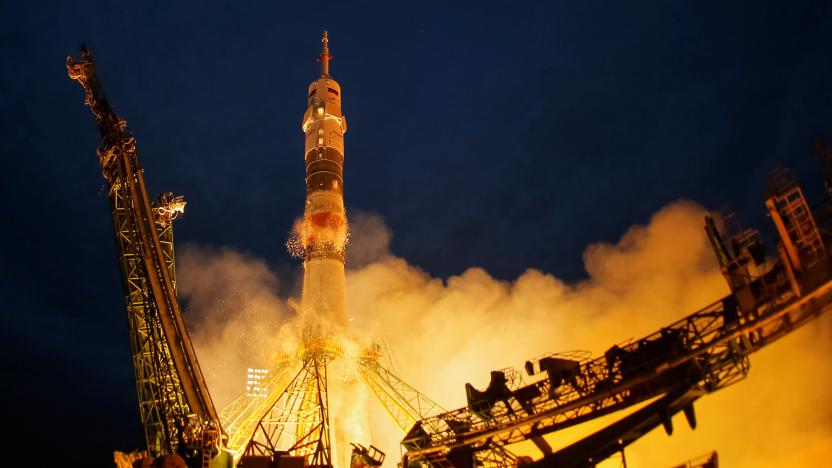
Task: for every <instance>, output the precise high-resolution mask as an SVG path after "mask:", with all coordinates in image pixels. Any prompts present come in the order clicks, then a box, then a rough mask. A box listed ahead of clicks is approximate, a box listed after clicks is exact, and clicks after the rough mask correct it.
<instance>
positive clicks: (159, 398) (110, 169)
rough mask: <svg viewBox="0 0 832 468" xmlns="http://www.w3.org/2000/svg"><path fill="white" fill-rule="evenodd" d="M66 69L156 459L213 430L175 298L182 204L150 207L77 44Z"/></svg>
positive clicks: (123, 137) (117, 123) (131, 141)
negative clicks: (89, 139)
mask: <svg viewBox="0 0 832 468" xmlns="http://www.w3.org/2000/svg"><path fill="white" fill-rule="evenodd" d="M66 66H67V72H68V74H69V77H70V78H72V79H74V80H77V81H78V82H79V83H80V84H81V86H82V87H83V88H84V90H85V92H86V96H85V100H84V102H85V104H86V105H87V106H88V107H89V108H90V110H91V111H92V113H93V115H94V116H95V120H96V123H97V124H98V129H99V132H100V134H101V137H102V142H101V145H100V146H99V148H98V151H97V153H98V160H99V163H100V165H101V168H102V171H103V175H104V178H105V180H106V181H107V182H108V184H109V190H108V197H109V199H110V204H111V208H112V215H113V224H114V228H115V237H116V246H117V249H118V260H119V266H120V267H121V275H122V280H123V289H124V297H125V305H126V308H127V319H128V325H129V332H130V347H131V354H132V361H133V370H134V373H135V380H136V393H137V397H138V400H139V414H140V417H141V422H142V425H143V426H144V430H145V438H146V441H147V447H148V450H149V451H150V453H151V454H152V455H154V456H155V455H164V454H168V453H173V452H174V451H176V450H177V449H180V448H181V447H179V445H180V442H181V441H182V440H183V438H184V437H185V427H186V426H188V425H190V426H191V427H193V426H199V427H202V428H203V429H208V428H211V429H210V430H211V431H213V432H216V430H217V429H218V427H217V426H218V419H217V414H216V411H215V410H214V406H213V403H212V402H211V398H210V395H209V394H208V390H207V387H206V386H205V382H204V379H203V376H202V372H201V370H200V369H199V365H198V363H197V360H196V356H195V354H194V352H193V347H192V346H191V342H190V339H189V338H188V334H187V331H186V330H185V326H184V323H183V321H182V317H181V314H180V311H179V304H178V302H177V300H176V290H175V277H176V275H175V273H176V272H175V268H174V252H173V226H172V220H173V218H175V217H176V215H177V213H179V212H181V209H182V207H184V201H182V199H181V197H172V196H171V195H170V194H164V195H163V196H162V197H161V198H160V200H159V202H158V203H156V204H155V205H154V204H153V203H152V202H151V200H150V198H149V197H148V195H147V189H146V187H145V183H144V176H143V171H142V169H141V164H140V161H139V155H138V152H137V150H136V140H135V138H133V136H132V135H131V134H130V133H129V132H128V131H127V124H126V122H125V121H124V120H123V119H121V118H120V117H119V116H118V115H116V114H115V113H114V112H113V110H112V108H111V107H110V104H109V102H108V101H107V98H106V97H105V95H104V93H103V91H102V90H101V86H100V84H99V82H98V79H97V77H96V74H95V63H94V62H93V60H92V57H91V55H90V53H89V51H88V50H87V49H86V48H85V47H82V50H81V60H79V61H77V62H76V61H73V60H72V58H70V57H68V58H67V63H66ZM199 443H201V442H199V441H198V444H199Z"/></svg>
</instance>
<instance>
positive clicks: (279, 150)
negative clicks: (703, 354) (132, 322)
mask: <svg viewBox="0 0 832 468" xmlns="http://www.w3.org/2000/svg"><path fill="white" fill-rule="evenodd" d="M98 3H100V4H97V3H92V2H91V3H85V2H56V3H54V4H49V3H47V2H42V3H37V4H36V3H35V2H5V3H4V4H3V5H2V6H0V48H1V49H2V57H3V68H2V72H0V103H2V113H0V123H1V124H0V150H1V151H2V168H0V169H1V170H0V174H2V185H0V195H2V200H3V205H4V207H3V229H2V236H3V237H2V240H3V248H2V257H1V258H0V260H2V264H1V265H2V271H1V273H2V281H0V288H2V289H0V291H1V292H2V297H3V301H4V306H3V310H4V315H5V316H4V326H3V327H2V335H3V336H2V342H3V344H4V346H5V347H6V350H4V353H3V357H2V358H0V359H2V362H3V379H4V382H15V384H13V385H11V386H9V385H4V387H5V388H4V392H10V393H9V397H11V398H13V399H11V400H9V399H7V400H6V402H7V403H6V404H7V405H9V404H12V405H14V408H12V413H13V416H12V419H18V420H19V421H20V423H19V425H20V427H22V433H24V434H28V435H37V436H40V437H44V436H46V437H49V438H52V439H54V444H55V448H56V449H57V450H62V451H65V450H70V449H75V448H77V447H78V445H79V443H80V444H81V446H82V447H85V448H88V451H87V453H89V454H91V455H85V456H92V457H93V459H94V460H102V463H104V462H105V460H106V459H108V457H109V456H110V453H109V452H110V451H111V450H112V449H115V448H122V449H130V448H133V447H135V446H138V445H139V444H140V439H139V432H138V428H137V427H136V421H137V414H136V409H135V395H134V393H133V392H134V390H133V384H132V371H131V369H130V365H129V354H128V348H129V345H128V341H127V336H126V324H125V318H124V312H123V310H122V309H121V299H120V288H121V285H120V280H119V274H118V270H117V266H116V262H115V248H114V244H113V241H112V227H111V219H110V215H109V207H108V202H107V199H106V196H105V193H103V192H102V191H101V187H102V186H103V182H104V181H103V179H102V177H101V174H100V170H99V168H98V165H97V161H96V158H95V147H96V146H97V144H98V141H99V136H98V134H97V130H96V128H95V125H94V122H93V119H92V116H91V115H90V114H89V111H88V110H87V109H86V108H85V107H84V106H83V104H82V91H81V89H80V87H79V86H78V85H77V84H76V83H75V82H73V81H71V80H69V79H68V78H66V72H65V67H64V59H65V57H66V55H67V54H69V53H71V52H76V51H77V48H78V44H80V43H81V42H86V43H87V44H88V45H89V46H90V47H91V49H92V51H93V54H94V57H95V59H96V61H97V63H98V70H99V76H100V78H101V81H102V83H103V85H104V88H105V91H106V93H107V94H108V95H109V97H110V99H111V101H112V103H113V106H114V108H115V109H116V111H117V112H118V113H119V114H120V115H121V116H122V117H124V118H125V119H126V120H127V122H128V126H129V128H130V129H131V130H132V131H133V132H134V134H135V135H136V136H137V138H138V142H139V150H140V154H141V156H142V161H143V164H144V167H145V170H146V176H147V180H148V183H149V185H150V189H151V191H152V192H154V193H158V192H162V191H174V192H177V193H183V194H185V195H186V199H187V201H188V203H189V204H188V210H187V215H186V217H185V218H183V220H182V221H181V222H179V223H178V224H177V233H176V234H177V241H178V242H180V243H184V242H195V243H201V244H207V245H212V246H229V247H233V248H236V249H239V250H243V251H245V252H249V253H251V254H253V255H256V256H258V257H261V258H263V259H265V260H266V261H267V262H268V263H269V264H270V265H272V266H273V267H274V268H277V269H281V270H283V269H285V270H292V269H294V268H296V267H297V262H296V261H294V260H292V259H290V258H289V257H288V255H287V254H286V252H285V249H284V247H283V242H284V240H285V237H286V233H287V232H288V230H289V228H290V227H291V223H292V220H293V219H294V217H296V216H298V215H299V214H301V210H302V206H303V197H304V181H303V156H302V147H303V139H302V134H301V131H300V119H301V116H302V114H303V111H304V110H305V90H306V86H307V85H308V83H309V82H310V81H311V80H313V79H314V78H315V77H316V76H317V73H318V68H317V64H316V63H315V62H314V58H315V56H316V55H317V54H318V48H319V45H320V44H319V36H320V31H321V30H322V29H324V28H326V29H328V30H329V31H330V38H331V47H332V52H333V54H334V56H335V60H334V62H333V64H332V72H333V75H334V76H335V78H336V79H338V80H339V82H340V83H341V85H342V87H343V95H344V98H343V99H344V100H343V103H344V109H345V113H346V115H347V118H348V121H349V131H348V133H347V135H346V158H347V160H346V172H345V182H346V194H345V197H346V202H347V206H348V210H349V209H352V210H355V209H359V210H363V211H369V212H375V213H378V214H379V215H381V216H382V217H383V218H384V219H385V220H386V222H387V224H388V225H389V226H390V227H391V229H392V231H393V233H394V238H393V243H392V250H393V252H394V253H395V254H397V255H399V256H402V257H404V258H406V259H408V260H409V261H410V262H411V263H414V264H416V265H419V266H420V267H422V268H424V269H425V270H427V271H428V272H430V273H432V274H434V275H437V276H442V277H446V276H448V275H452V274H457V273H460V272H462V271H463V270H465V269H466V268H467V267H469V266H472V265H479V266H482V267H485V268H486V269H487V270H488V271H489V272H491V273H492V274H494V275H495V276H497V277H500V278H504V279H511V278H514V277H516V276H517V275H518V274H519V273H521V272H522V271H523V270H524V269H526V268H528V267H535V268H540V269H542V270H544V271H546V272H551V273H554V274H555V275H557V276H559V277H561V278H565V279H571V280H575V279H580V278H581V277H582V276H583V275H584V272H583V269H582V263H581V254H582V251H583V248H584V247H585V246H586V245H587V244H589V243H591V242H597V241H615V240H616V239H617V238H618V237H619V236H620V235H621V234H622V233H623V231H624V230H626V228H627V227H629V226H631V225H633V224H635V223H644V222H646V221H647V219H648V218H649V216H650V215H651V214H652V213H653V212H655V211H656V210H657V209H659V208H660V207H661V206H663V205H665V204H667V203H668V202H671V201H673V200H676V199H678V198H687V199H691V200H694V201H697V202H699V203H701V204H703V205H704V206H706V207H708V208H721V207H723V206H730V207H732V208H733V209H734V210H736V211H737V212H738V213H739V215H740V218H741V220H742V221H743V222H744V223H745V224H746V225H757V226H764V227H766V228H768V226H767V222H766V220H765V216H764V209H763V203H762V194H763V191H764V182H765V175H766V173H767V172H768V171H769V170H770V169H771V168H773V167H775V166H777V165H787V166H791V167H792V168H794V169H795V171H796V172H797V174H798V177H799V178H800V179H801V181H802V182H804V184H805V185H806V186H807V188H808V189H809V192H810V193H817V192H819V188H820V187H821V184H820V177H819V174H820V166H819V165H818V164H817V163H816V162H815V161H814V159H813V157H812V155H811V153H810V152H809V149H808V141H809V139H810V138H811V137H812V136H813V135H822V136H825V137H826V139H827V141H832V58H830V57H832V9H830V5H829V2H823V1H817V2H812V1H806V2H777V1H759V2H753V3H750V2H736V3H732V2H713V3H711V2H687V3H685V4H682V2H664V3H668V4H662V2H658V3H656V2H649V3H648V2H644V3H643V4H640V5H635V4H633V2H621V3H622V4H627V6H620V5H619V6H616V5H610V4H609V3H610V2H597V3H596V2H530V3H523V2H514V3H512V2H494V3H493V4H491V3H489V2H481V3H478V4H475V5H473V6H472V5H465V6H463V5H454V4H437V5H429V4H427V3H422V2H409V3H408V4H409V7H407V8H405V7H403V6H400V5H398V4H397V3H396V2H380V3H377V4H371V3H360V4H358V5H356V4H355V3H356V2H343V3H341V4H331V5H327V4H323V3H319V2H314V3H313V2H310V3H303V2H293V3H286V2H262V3H261V4H259V5H256V6H247V5H241V4H242V3H247V2H228V3H225V4H219V5H218V4H214V3H211V4H204V3H203V2H193V3H188V2H159V3H158V4H155V5H152V6H149V5H145V4H144V3H143V2H98ZM205 3H208V2H205ZM278 3H279V5H276V4H278ZM636 3H638V2H636ZM670 3H672V4H670ZM24 414H25V415H26V416H25V417H24V416H23V415H24ZM72 427H75V428H83V431H81V430H74V431H72V432H71V433H70V435H69V436H67V435H66V434H64V435H63V436H61V437H62V438H57V437H58V436H57V432H55V431H57V430H58V429H62V428H72ZM55 438H57V439H55ZM72 457H75V455H72ZM76 458H77V457H76Z"/></svg>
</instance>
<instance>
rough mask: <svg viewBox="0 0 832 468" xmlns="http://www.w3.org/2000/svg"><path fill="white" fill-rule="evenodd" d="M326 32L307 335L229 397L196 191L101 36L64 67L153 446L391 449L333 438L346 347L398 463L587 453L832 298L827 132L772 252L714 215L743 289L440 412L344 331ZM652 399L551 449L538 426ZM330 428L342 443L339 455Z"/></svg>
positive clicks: (556, 426)
mask: <svg viewBox="0 0 832 468" xmlns="http://www.w3.org/2000/svg"><path fill="white" fill-rule="evenodd" d="M322 42H323V51H322V53H321V55H320V57H319V59H320V61H321V63H322V72H321V77H320V78H319V79H317V80H315V81H314V82H313V83H312V84H311V85H310V86H309V90H308V94H307V111H306V113H305V115H304V119H303V124H302V129H303V131H304V133H305V135H306V144H305V150H306V151H305V161H306V206H305V209H304V216H303V219H302V221H301V222H300V224H299V226H298V227H297V228H296V229H297V234H298V238H297V241H298V246H299V248H300V253H301V254H302V256H303V259H304V286H303V298H302V301H301V311H300V317H299V318H300V322H301V325H302V326H301V327H300V330H301V331H300V336H299V337H298V342H299V347H298V349H297V350H296V351H295V352H294V353H291V354H278V355H277V357H276V358H275V360H274V362H273V364H272V366H271V368H270V369H268V371H267V372H263V375H264V376H265V378H264V379H263V380H258V390H257V391H255V392H244V393H243V394H242V395H241V396H240V397H238V398H237V399H236V400H234V401H233V402H232V403H231V404H230V405H228V406H227V407H225V408H224V409H223V410H222V411H220V412H219V413H218V412H217V411H216V410H215V408H214V404H213V402H212V400H211V397H210V395H209V393H208V389H207V386H206V384H205V381H204V378H203V376H202V372H201V370H200V367H199V364H198V362H197V360H196V356H195V354H194V351H193V347H192V345H191V342H190V339H189V337H188V333H187V330H186V329H185V326H184V322H183V319H182V315H181V311H180V308H179V304H178V301H177V297H176V288H175V286H176V279H175V268H174V256H173V254H174V251H173V230H172V229H173V228H172V222H173V220H174V219H175V218H176V217H177V216H178V214H180V213H182V211H183V209H184V206H185V202H184V200H183V198H182V197H181V196H180V197H175V196H173V194H171V193H165V194H163V195H162V196H161V197H159V199H158V200H157V201H155V202H154V201H151V200H150V198H149V196H148V194H147V189H146V187H145V183H144V171H143V170H142V169H141V165H140V161H139V156H138V152H137V150H136V141H135V139H134V138H133V136H132V135H131V134H130V133H129V132H128V131H127V127H126V122H125V121H124V120H123V119H121V118H120V117H119V116H118V115H116V114H115V113H114V112H113V110H112V109H111V107H110V105H109V103H108V101H107V99H106V97H105V96H104V93H103V91H102V89H101V86H100V84H99V82H98V79H97V77H96V74H95V64H94V62H93V61H92V57H91V55H90V53H89V51H88V50H87V49H86V48H85V47H82V50H81V57H80V60H78V61H73V60H72V59H71V58H67V71H68V74H69V76H70V78H72V79H74V80H77V81H78V82H79V83H80V84H81V85H82V87H83V88H84V90H85V93H86V95H85V104H86V105H87V106H88V107H89V108H90V110H91V111H92V113H93V115H94V116H95V119H96V123H97V124H98V128H99V132H100V134H101V137H102V142H101V145H100V146H99V148H98V151H97V154H98V160H99V163H100V165H101V168H102V171H103V175H104V178H105V180H106V181H107V183H108V187H109V190H108V198H109V199H110V203H111V211H112V216H113V222H114V231H115V236H116V246H117V253H118V260H119V265H120V269H121V275H122V280H123V289H124V297H125V304H126V307H127V317H128V324H129V335H130V343H131V353H132V362H133V368H134V373H135V380H136V389H137V397H138V402H139V414H140V418H141V422H142V425H143V427H144V430H145V437H146V442H147V449H148V452H149V454H150V456H151V457H153V458H159V457H165V456H182V457H183V458H184V459H185V460H186V462H187V463H188V466H191V467H196V466H199V467H202V468H208V467H209V466H210V467H212V468H213V467H228V466H231V464H237V465H239V466H242V467H269V468H273V467H275V466H278V467H281V468H285V467H288V466H314V467H329V466H333V465H335V466H340V465H341V464H342V463H344V462H345V461H346V457H344V456H343V455H344V454H345V451H344V449H346V448H347V446H348V445H351V446H352V447H353V450H352V457H351V460H350V464H352V465H353V466H378V465H380V464H381V462H382V461H383V459H384V454H383V453H381V452H379V451H378V450H377V449H375V448H374V447H372V446H370V447H369V448H365V447H363V446H361V445H358V444H355V443H352V442H354V441H352V440H349V441H346V443H345V441H343V440H338V430H339V429H338V424H337V420H336V421H335V423H334V424H333V417H332V414H331V411H330V409H331V408H330V399H329V396H330V388H329V383H330V382H329V379H328V377H329V376H328V370H329V369H330V367H331V366H332V364H333V363H340V364H343V363H345V362H346V363H348V364H349V365H350V366H352V367H354V368H355V369H356V370H357V372H356V377H355V378H354V379H353V380H352V381H350V382H347V384H348V385H353V386H355V385H360V384H363V385H365V386H366V388H369V389H370V391H371V392H372V393H373V394H374V396H375V397H376V398H377V400H378V401H379V402H380V403H381V405H382V406H383V407H384V408H385V409H386V410H387V412H388V414H389V415H390V416H391V418H392V419H393V421H394V422H395V423H396V425H397V426H398V427H399V429H400V430H401V431H402V434H405V435H404V439H403V440H402V446H403V447H404V448H405V449H406V452H405V453H404V455H403V459H402V464H401V465H402V466H403V467H407V468H409V467H455V468H473V467H479V466H517V465H518V464H519V465H521V466H531V465H535V466H558V467H585V466H592V465H593V464H594V463H595V462H597V461H600V460H603V459H605V458H607V457H609V456H611V455H612V454H614V453H616V452H618V451H623V449H624V447H626V446H627V445H629V444H631V443H632V442H634V441H635V440H637V439H638V438H640V437H641V436H643V435H644V434H646V433H647V432H649V431H650V430H652V429H653V428H655V427H658V426H659V425H661V426H664V429H665V431H667V433H668V434H670V433H672V431H673V424H672V421H671V416H672V415H673V414H675V413H677V412H683V413H684V415H685V417H686V419H687V421H688V423H689V424H690V425H691V427H695V426H696V423H697V422H696V416H695V413H694V409H693V404H694V402H695V401H696V400H698V398H700V397H701V396H703V395H705V394H707V393H712V392H714V391H717V390H719V389H721V388H724V387H725V386H727V385H730V384H732V383H735V382H737V381H739V380H741V379H742V378H744V377H745V375H746V374H747V372H748V371H749V359H748V356H749V354H751V353H753V352H755V351H757V350H759V349H761V348H762V347H764V346H767V345H769V344H770V343H772V342H774V341H775V340H777V339H779V338H781V337H783V336H785V335H787V334H788V333H791V332H792V331H794V330H795V329H797V328H798V327H800V326H801V325H803V324H805V323H808V322H809V321H811V320H813V319H815V318H817V317H819V316H820V315H822V314H824V313H826V312H828V311H829V310H832V261H830V256H829V251H830V247H832V235H830V234H829V232H832V189H829V187H832V184H830V183H829V181H830V180H832V149H828V148H823V147H821V146H820V144H819V143H817V144H816V146H815V151H816V153H817V154H818V157H819V158H820V159H821V162H822V164H823V165H824V167H825V168H826V169H827V173H828V174H827V175H828V176H829V177H828V179H827V188H828V189H829V193H828V194H827V199H826V200H825V202H824V203H823V204H821V205H819V206H817V207H814V208H812V207H810V206H809V205H808V203H807V202H806V200H805V198H804V196H803V192H802V191H801V190H800V188H799V186H797V184H796V183H795V182H794V180H793V179H792V178H791V176H790V175H789V174H788V173H787V172H785V171H782V170H777V171H774V172H773V173H772V174H771V176H770V178H769V190H768V193H767V200H766V207H767V209H768V211H769V213H770V215H771V217H772V220H773V221H774V224H775V227H776V229H777V232H778V234H779V243H778V246H777V252H778V255H779V257H778V258H777V259H776V260H774V261H770V260H767V259H766V257H765V253H764V250H763V247H762V240H761V236H760V234H759V232H757V231H756V230H753V229H746V230H735V231H731V230H730V229H728V228H727V223H725V222H719V220H714V219H713V218H712V217H710V216H709V217H707V218H706V223H705V228H706V232H707V234H708V237H709V239H710V241H711V244H712V247H713V249H714V252H715V253H716V256H717V259H718V260H719V264H720V267H721V270H722V273H723V275H724V276H725V278H726V281H727V282H728V285H729V287H730V290H731V294H729V295H728V296H726V297H725V298H723V299H721V300H719V301H717V302H715V303H713V304H711V305H709V306H707V307H705V308H703V309H701V310H699V311H697V312H695V313H693V314H691V315H689V316H687V317H685V318H683V319H680V320H678V321H677V322H675V323H673V324H670V325H668V326H667V327H663V328H661V329H660V330H659V331H657V332H655V333H653V334H651V335H648V336H646V337H644V338H642V339H640V340H637V341H631V342H627V343H623V344H620V345H614V346H612V347H611V348H610V349H609V350H607V352H606V353H604V354H603V355H602V356H598V357H591V356H590V355H589V354H588V353H583V352H570V353H558V354H551V355H546V356H543V357H541V358H537V359H533V360H530V361H528V362H526V365H525V371H526V373H527V374H528V376H529V377H530V378H531V379H533V381H532V382H531V383H529V384H526V383H524V381H523V380H524V379H523V376H522V373H520V372H518V371H516V370H514V369H502V370H498V371H493V372H492V373H491V382H490V384H489V386H488V388H486V389H485V390H483V391H479V390H477V389H475V388H474V387H473V386H471V385H466V387H465V391H466V394H467V397H468V405H467V406H465V407H463V408H459V409H456V410H451V411H446V410H445V409H443V408H442V407H440V406H439V405H438V404H437V403H435V402H434V401H433V400H431V399H429V398H427V397H426V396H425V395H423V394H421V393H420V392H418V391H417V390H416V389H415V388H413V387H412V386H410V385H408V384H407V383H406V382H404V381H403V380H402V379H400V378H399V377H398V376H396V375H395V373H393V372H392V371H391V370H390V369H388V368H387V367H385V365H384V364H383V363H384V362H385V359H384V358H385V355H384V354H385V353H384V352H383V350H382V348H381V347H380V346H379V345H375V344H374V345H370V346H368V347H364V348H362V349H361V350H360V352H359V353H357V354H355V353H351V352H346V351H345V350H344V349H343V348H342V344H343V343H344V338H345V337H346V339H347V341H349V340H351V338H350V334H349V331H348V330H347V322H346V319H345V317H346V312H345V308H346V301H345V291H344V259H345V252H346V237H347V223H346V215H345V211H344V202H343V162H344V143H343V136H344V133H345V132H346V120H345V119H344V115H343V113H342V111H341V88H340V86H339V85H338V83H337V82H336V81H335V80H334V79H332V78H331V76H330V74H329V61H330V59H331V58H332V57H331V56H330V54H329V47H328V38H327V35H326V32H324V37H323V39H322ZM723 221H724V220H723ZM344 388H348V387H343V386H342V387H341V388H340V389H341V390H343V389H344ZM651 399H652V401H651V402H650V403H649V404H647V405H646V406H643V407H642V408H640V409H638V410H637V411H635V412H632V413H631V414H629V415H627V416H625V417H623V418H622V419H621V420H619V421H617V422H614V423H612V424H610V425H609V426H607V427H606V428H604V429H602V430H600V431H598V432H596V433H594V434H591V435H589V436H587V437H585V438H584V439H582V440H579V441H577V442H575V443H574V444H571V445H569V446H567V447H563V448H561V449H559V450H557V451H554V450H552V447H550V446H549V444H548V442H547V441H546V440H544V438H543V436H544V435H546V434H549V433H552V432H555V431H558V430H560V429H563V428H567V427H570V426H573V425H576V424H580V423H582V422H585V421H589V420H592V419H595V418H597V417H599V416H603V415H606V414H610V413H612V412H614V411H617V410H622V409H625V408H631V407H633V406H634V405H636V404H639V403H644V402H647V401H648V400H651ZM333 432H334V433H335V434H336V437H335V439H336V443H335V447H338V448H339V449H340V451H341V455H342V456H340V457H338V458H337V459H336V457H335V456H334V454H333V444H332V434H333ZM524 440H530V441H532V442H533V443H534V444H535V445H536V446H537V447H538V448H539V449H540V451H541V452H542V453H543V457H542V458H541V459H540V460H538V461H535V462H532V461H531V460H527V459H518V458H517V457H516V456H515V455H514V454H512V453H511V452H510V451H509V450H508V449H507V448H506V447H507V446H508V445H511V444H513V443H516V442H521V441H524ZM355 442H360V441H355ZM172 454H178V455H172ZM232 458H233V459H232ZM703 466H704V465H703Z"/></svg>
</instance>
